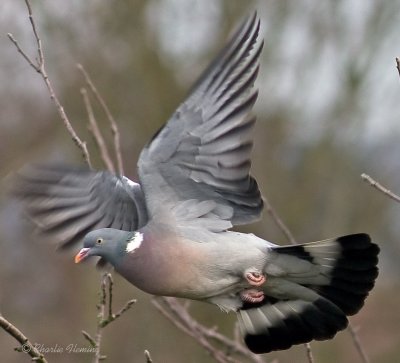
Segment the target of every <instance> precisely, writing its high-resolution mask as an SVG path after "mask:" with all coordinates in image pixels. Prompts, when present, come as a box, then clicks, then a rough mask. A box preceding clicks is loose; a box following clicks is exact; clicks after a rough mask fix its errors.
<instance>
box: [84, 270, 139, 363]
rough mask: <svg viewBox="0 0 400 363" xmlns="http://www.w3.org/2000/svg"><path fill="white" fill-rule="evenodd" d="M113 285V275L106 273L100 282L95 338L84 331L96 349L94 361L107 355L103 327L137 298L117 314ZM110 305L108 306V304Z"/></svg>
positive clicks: (128, 306) (134, 301)
mask: <svg viewBox="0 0 400 363" xmlns="http://www.w3.org/2000/svg"><path fill="white" fill-rule="evenodd" d="M113 286H114V282H113V279H112V275H111V274H110V273H105V274H104V275H103V276H102V278H101V284H100V294H99V295H100V299H99V303H98V305H97V310H98V314H97V327H96V335H95V337H94V338H93V337H92V336H91V335H90V334H89V333H87V332H86V331H84V330H83V331H82V334H83V336H84V337H85V339H86V340H87V341H88V342H89V343H90V345H91V346H92V347H94V348H96V350H95V357H94V363H98V362H100V361H101V360H104V359H105V358H106V357H105V356H103V355H101V351H100V350H101V349H100V348H101V341H102V337H103V329H104V328H105V327H106V326H107V325H109V324H110V323H112V322H113V321H114V320H116V319H118V318H119V317H120V316H121V315H123V314H124V313H125V312H126V311H128V310H129V309H130V308H131V307H132V306H133V305H134V304H135V303H136V300H135V299H132V300H129V301H127V302H126V303H125V305H124V306H123V307H122V309H121V310H119V311H118V312H117V313H116V314H114V313H113V307H112V302H113ZM107 305H108V306H107Z"/></svg>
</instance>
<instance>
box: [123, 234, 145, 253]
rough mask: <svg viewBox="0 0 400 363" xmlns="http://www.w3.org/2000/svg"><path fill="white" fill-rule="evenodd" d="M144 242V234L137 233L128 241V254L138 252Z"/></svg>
mask: <svg viewBox="0 0 400 363" xmlns="http://www.w3.org/2000/svg"><path fill="white" fill-rule="evenodd" d="M142 242H143V233H140V232H135V233H134V235H133V237H132V238H131V239H130V240H128V244H127V245H126V249H125V250H126V252H128V253H130V252H134V251H135V250H137V249H138V248H139V247H140V245H141V244H142Z"/></svg>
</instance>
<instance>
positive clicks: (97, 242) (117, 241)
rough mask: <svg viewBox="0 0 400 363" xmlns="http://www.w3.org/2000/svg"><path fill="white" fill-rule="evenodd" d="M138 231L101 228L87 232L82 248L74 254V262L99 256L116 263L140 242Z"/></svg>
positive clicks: (140, 237)
mask: <svg viewBox="0 0 400 363" xmlns="http://www.w3.org/2000/svg"><path fill="white" fill-rule="evenodd" d="M142 241H143V235H142V233H140V232H127V231H121V230H117V229H113V228H102V229H97V230H95V231H91V232H89V233H88V234H87V235H86V236H85V238H84V239H83V248H82V249H81V250H80V251H79V252H78V254H77V255H76V256H75V263H79V262H82V261H84V260H86V259H87V258H89V257H91V256H99V257H102V258H104V259H105V260H107V262H110V263H111V264H112V265H114V266H115V265H116V264H117V263H118V261H119V260H120V259H121V258H122V256H123V255H124V254H125V253H126V252H134V251H135V250H136V249H137V248H138V247H139V246H140V245H141V243H142Z"/></svg>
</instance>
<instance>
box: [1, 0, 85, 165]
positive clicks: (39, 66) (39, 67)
mask: <svg viewBox="0 0 400 363" xmlns="http://www.w3.org/2000/svg"><path fill="white" fill-rule="evenodd" d="M25 4H26V6H27V8H28V14H29V20H30V22H31V26H32V31H33V34H34V37H35V40H36V44H37V48H38V50H37V52H38V60H37V62H35V61H33V60H32V58H31V57H29V56H28V55H27V53H26V52H25V51H24V50H23V49H22V48H21V47H20V46H19V44H18V42H17V40H16V39H15V38H14V37H13V35H12V34H10V33H8V38H9V39H10V40H11V42H12V43H13V44H14V45H15V47H16V48H17V50H18V52H19V53H20V54H21V55H22V56H23V58H24V59H25V60H26V61H27V62H28V64H29V65H30V66H31V67H32V68H33V69H34V70H35V71H36V72H38V73H39V74H40V75H41V77H42V79H43V81H44V83H45V85H46V88H47V90H48V92H49V94H50V98H51V99H52V100H53V102H54V104H55V106H56V109H57V112H58V114H59V116H60V118H61V120H62V122H63V123H64V126H65V127H66V129H67V130H68V132H69V134H70V135H71V137H72V140H73V141H74V142H75V144H76V146H78V148H79V149H80V150H81V152H82V154H83V158H84V160H85V161H86V163H87V164H88V165H89V167H90V168H91V167H92V166H91V162H90V155H89V152H88V149H87V145H86V142H84V141H82V140H81V139H80V138H79V136H78V134H77V133H76V132H75V130H74V128H73V127H72V124H71V122H70V121H69V119H68V116H67V114H66V113H65V111H64V107H63V106H62V104H61V102H60V101H59V99H58V97H57V95H56V93H55V92H54V89H53V86H52V84H51V82H50V79H49V77H48V75H47V71H46V68H45V58H44V53H43V48H42V42H41V40H40V37H39V34H38V32H37V29H36V24H35V20H34V17H33V13H32V8H31V5H30V2H29V0H25Z"/></svg>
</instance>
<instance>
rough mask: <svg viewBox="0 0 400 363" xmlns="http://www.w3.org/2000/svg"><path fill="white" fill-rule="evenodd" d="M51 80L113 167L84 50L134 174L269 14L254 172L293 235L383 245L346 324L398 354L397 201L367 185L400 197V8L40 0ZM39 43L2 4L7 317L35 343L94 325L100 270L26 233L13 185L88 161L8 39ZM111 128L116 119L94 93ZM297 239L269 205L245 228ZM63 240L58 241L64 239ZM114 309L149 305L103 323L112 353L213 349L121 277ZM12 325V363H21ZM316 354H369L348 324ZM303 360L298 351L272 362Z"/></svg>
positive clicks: (369, 344)
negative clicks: (92, 129)
mask: <svg viewBox="0 0 400 363" xmlns="http://www.w3.org/2000/svg"><path fill="white" fill-rule="evenodd" d="M32 2H33V9H34V13H35V16H36V22H37V26H38V28H39V32H40V34H41V37H42V41H43V46H44V50H45V56H46V59H47V67H48V72H49V76H50V78H51V79H52V81H53V84H54V87H55V89H56V92H57V94H58V95H59V98H60V100H61V102H62V103H63V105H64V106H65V110H66V112H67V114H68V115H69V118H70V119H71V121H72V123H73V124H74V126H75V127H76V129H77V130H78V132H79V134H80V135H81V137H82V138H83V139H84V140H87V141H88V143H89V148H90V149H91V150H92V153H91V155H92V159H93V161H94V164H95V165H96V167H98V168H102V167H103V166H102V164H101V161H100V159H99V158H98V155H97V152H96V150H95V147H94V144H93V140H92V138H91V136H90V133H89V132H88V130H87V116H86V112H85V108H84V105H83V101H82V97H81V93H80V88H81V87H82V86H83V85H84V81H83V79H82V77H81V75H80V73H79V72H78V71H77V69H76V63H78V62H79V63H82V64H83V65H84V67H85V68H86V69H87V70H88V72H89V73H90V75H91V76H92V78H93V80H94V81H95V83H96V85H97V86H98V88H99V90H100V92H101V93H102V95H103V96H104V98H105V99H106V100H107V103H108V105H109V107H110V109H111V111H112V113H113V115H114V116H115V118H116V119H117V121H118V124H119V127H120V131H121V138H122V140H121V141H122V145H123V157H124V161H125V168H126V174H127V176H129V177H130V178H135V173H136V170H135V166H136V160H137V156H138V153H139V152H140V150H141V148H142V146H143V145H144V144H145V142H146V141H147V140H148V139H149V138H150V137H151V136H152V134H153V133H154V132H155V130H157V129H158V128H159V127H160V125H161V124H162V123H164V122H165V121H166V120H167V119H168V117H169V115H170V114H171V113H172V112H173V110H174V109H175V108H176V107H177V106H178V104H179V103H180V102H181V101H182V100H183V98H184V96H185V94H186V92H187V91H188V89H189V88H190V86H191V84H192V83H193V82H194V80H195V79H196V77H197V76H198V75H199V74H200V72H201V70H202V69H203V68H204V67H205V66H206V65H207V63H208V62H209V61H210V60H211V59H212V57H213V55H215V53H216V52H217V50H218V49H220V47H221V46H222V44H223V43H224V41H225V40H226V38H227V37H228V35H229V32H230V30H231V29H232V28H233V27H234V26H235V25H236V24H237V22H238V21H240V20H241V19H242V18H243V17H244V16H245V15H246V14H248V13H249V12H250V11H252V10H253V9H257V10H258V12H259V14H260V17H261V19H262V27H263V28H262V33H263V36H264V38H265V47H264V51H263V54H262V64H261V71H260V76H259V80H258V87H259V89H260V95H259V99H258V102H257V104H256V107H255V109H256V113H257V115H258V123H257V126H256V141H255V149H254V153H253V169H252V170H253V174H254V175H255V176H256V177H257V180H258V182H259V185H260V188H261V190H262V192H263V193H264V194H265V195H266V196H267V197H268V198H269V200H270V202H271V203H272V205H273V206H274V207H275V209H276V210H277V212H278V213H279V214H280V216H281V217H282V219H283V220H284V221H285V223H286V224H287V225H288V226H289V228H290V229H291V230H292V232H293V234H294V235H295V237H296V239H297V240H298V241H299V242H307V241H313V240H319V239H323V238H327V237H332V236H336V235H342V234H347V233H354V232H360V231H364V232H368V233H370V234H371V235H372V237H373V239H374V240H375V241H376V242H377V243H378V244H379V245H380V247H381V250H382V252H381V259H380V270H381V274H380V276H379V278H378V281H377V286H376V288H375V289H374V290H373V292H372V294H371V296H370V297H369V298H368V299H367V302H366V306H365V308H364V309H363V310H362V311H361V313H359V314H358V315H357V316H355V317H353V318H352V319H351V321H352V322H353V324H354V326H356V327H359V328H360V330H359V335H360V338H361V340H362V342H363V344H364V346H365V348H366V350H367V352H368V354H369V356H370V358H371V362H379V363H386V362H387V363H392V362H397V361H399V356H400V344H399V343H400V331H399V326H400V314H399V312H398V306H399V304H400V292H399V281H398V278H397V277H398V275H399V272H400V264H399V263H398V261H399V257H400V243H399V240H398V236H399V233H400V224H399V223H398V220H399V217H400V205H399V204H396V203H395V202H394V201H391V200H389V199H388V198H386V197H385V196H383V195H382V194H380V193H379V192H377V191H375V190H373V189H372V188H371V187H370V186H368V185H367V184H366V183H364V182H363V181H362V180H361V178H360V174H361V173H363V172H365V173H368V174H370V175H371V176H373V177H375V178H377V179H378V180H379V181H381V182H382V183H383V184H385V185H387V186H389V187H390V188H391V189H393V190H394V191H396V190H397V191H399V192H400V175H399V174H400V173H399V170H400V143H399V139H400V107H399V104H400V80H399V76H398V74H397V70H396V68H395V57H396V56H399V55H400V46H399V44H400V43H399V36H398V35H399V34H400V3H399V2H389V1H362V0H348V1H330V2H317V1H311V0H310V1H296V2H295V1H285V0H279V1H277V0H262V1H239V0H237V1H233V0H202V1H195V0H148V1H144V0H133V1H117V0H107V1H105V0H86V1H79V0H70V1H62V0H52V1H32ZM8 32H10V33H13V35H14V36H15V37H16V38H17V39H18V40H19V42H20V44H21V45H22V46H23V47H24V48H25V49H26V50H27V51H28V52H30V54H35V53H34V52H35V50H36V49H35V43H34V39H33V37H32V34H31V30H30V25H29V21H28V18H27V12H26V8H25V4H24V2H23V1H22V0H18V1H17V0H3V1H1V2H0V35H1V36H0V50H1V52H0V177H1V180H2V188H1V193H0V256H1V260H0V312H1V313H2V314H3V315H4V316H5V317H7V318H9V319H10V320H11V321H13V322H14V323H15V324H16V325H17V326H18V327H19V328H20V329H22V331H24V332H25V333H26V334H27V335H28V336H29V337H30V338H31V340H32V341H33V342H37V343H40V344H43V345H44V346H47V347H51V346H55V345H56V344H57V345H59V346H62V347H66V346H67V345H68V344H77V346H84V345H85V344H86V342H85V341H84V339H83V338H82V336H81V333H80V332H81V330H82V329H84V330H87V331H89V332H91V333H94V330H95V324H96V313H97V312H96V308H95V305H96V303H97V300H98V296H97V293H98V290H99V289H98V285H99V273H98V272H97V271H96V270H95V269H94V268H93V266H90V264H84V265H82V266H76V265H75V264H74V263H73V258H72V256H73V251H71V252H66V253H58V252H57V251H56V249H55V247H54V246H51V245H48V244H45V243H44V242H43V241H41V240H40V239H38V238H35V235H34V234H33V233H32V230H31V229H30V226H29V224H28V223H27V221H25V220H24V218H23V216H22V213H21V212H22V207H23V206H22V205H21V204H19V203H17V201H16V200H14V199H13V198H12V197H10V196H9V195H8V194H7V188H9V186H10V184H12V173H14V172H15V171H17V170H18V169H19V168H20V167H22V166H23V165H24V164H26V163H29V162H35V161H36V162H37V161H42V162H43V161H54V160H57V161H63V162H68V163H74V164H79V163H82V160H81V156H80V152H79V151H78V149H77V148H76V147H75V146H74V144H73V142H72V140H71V138H70V136H69V135H68V134H67V132H66V130H65V128H64V127H63V125H62V123H61V122H60V120H59V117H58V115H57V113H56V111H55V107H54V105H53V104H52V102H51V100H50V98H49V95H48V93H47V91H46V89H45V87H44V84H43V81H42V80H41V79H40V77H39V76H38V75H37V74H36V73H35V72H34V71H33V70H32V69H31V68H30V67H29V66H28V65H27V64H26V62H25V61H24V60H23V59H22V57H21V56H20V55H19V54H18V53H17V52H16V50H15V48H14V47H13V45H12V44H11V42H9V40H8V39H7V37H6V33H8ZM95 112H96V116H97V119H98V121H99V123H100V125H101V126H102V128H103V130H104V132H105V134H106V135H107V138H108V140H110V141H111V139H112V138H111V134H110V132H109V128H108V123H107V120H106V118H105V117H104V114H103V113H102V112H101V111H100V109H99V108H98V107H97V106H96V107H95ZM242 230H244V231H252V232H254V233H256V234H258V235H259V236H261V237H263V238H265V239H268V240H270V241H274V242H276V243H280V244H284V243H287V241H286V240H285V237H284V236H283V235H282V233H281V231H280V230H279V229H277V227H276V226H275V225H274V223H273V222H272V221H271V218H270V217H269V215H268V214H267V213H266V212H265V213H264V217H263V219H262V221H260V222H259V223H257V224H254V225H251V226H246V227H245V228H242ZM55 242H56V241H55ZM115 285H116V288H115V293H114V298H115V306H116V307H119V306H120V305H122V304H123V303H124V302H125V301H126V300H127V299H130V298H137V299H138V303H137V304H136V305H135V306H134V308H133V309H132V310H131V311H129V312H128V313H127V314H126V315H125V316H124V317H123V318H122V319H121V320H119V321H117V322H115V323H113V324H112V325H111V326H110V327H108V328H107V329H106V330H105V332H104V343H103V353H105V354H106V355H107V356H108V357H109V360H108V361H110V362H144V361H145V360H144V356H143V351H144V349H148V350H149V351H150V352H151V354H152V357H153V360H154V362H165V363H169V362H194V363H195V362H196V363H197V362H211V361H212V360H211V359H210V358H209V357H208V355H207V353H205V352H204V351H203V350H202V349H200V348H199V347H198V346H197V344H196V343H195V342H194V341H193V340H192V339H190V338H188V337H187V336H186V335H184V334H183V333H181V332H180V331H178V330H177V329H176V328H175V327H174V326H172V325H171V324H170V323H169V322H168V321H166V320H165V319H164V318H163V317H162V316H161V315H160V314H159V312H158V311H157V310H156V309H155V308H154V307H153V306H152V305H151V303H150V297H149V296H147V295H145V294H143V293H141V292H140V291H138V290H137V289H135V288H133V287H132V286H131V285H129V284H128V283H126V282H125V281H123V280H122V279H121V278H119V277H117V276H115ZM190 309H191V311H192V312H193V314H194V315H195V316H196V317H198V319H199V320H200V321H201V322H203V323H204V324H206V325H209V326H213V325H217V326H218V327H219V329H220V331H222V332H225V333H227V334H231V332H232V327H233V325H234V321H235V316H234V314H229V315H227V314H222V313H220V312H219V311H218V309H217V308H215V307H212V306H205V305H202V304H197V303H193V304H192V305H191V308H190ZM16 345H17V344H16V342H15V341H14V340H13V339H12V338H11V337H10V336H8V335H7V334H6V333H4V332H3V331H0V352H1V358H0V360H1V361H2V362H10V363H14V362H27V361H29V359H28V357H26V356H24V355H22V354H21V353H16V352H14V351H13V347H15V346H16ZM312 348H313V351H314V355H315V361H316V363H334V362H343V363H346V362H357V361H360V359H359V356H358V355H357V352H356V350H355V348H354V345H353V344H352V342H351V339H350V335H349V333H348V332H347V331H344V332H342V333H340V334H338V335H337V337H336V338H335V339H334V340H333V341H328V342H313V343H312ZM47 358H48V359H49V361H51V362H72V361H73V362H89V361H91V359H92V358H91V356H90V355H88V354H67V353H65V354H49V355H48V356H47ZM274 358H277V359H278V360H279V362H281V363H292V362H296V363H297V362H299V363H302V362H306V361H307V360H306V356H305V351H304V347H303V346H299V347H294V348H292V349H290V350H289V351H284V352H279V353H271V354H269V355H267V356H266V362H270V361H272V360H273V359H274Z"/></svg>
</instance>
